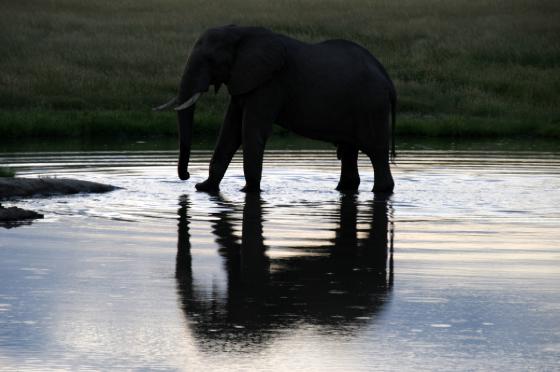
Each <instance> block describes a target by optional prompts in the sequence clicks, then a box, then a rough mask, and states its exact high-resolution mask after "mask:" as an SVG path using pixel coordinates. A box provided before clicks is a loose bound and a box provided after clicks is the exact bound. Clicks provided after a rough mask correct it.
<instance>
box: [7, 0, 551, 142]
mask: <svg viewBox="0 0 560 372" xmlns="http://www.w3.org/2000/svg"><path fill="white" fill-rule="evenodd" d="M0 7H1V12H0V138H2V139H15V138H28V137H29V136H34V137H68V136H69V137H76V138H80V137H83V136H98V137H103V136H138V137H144V136H152V135H162V136H168V135H175V132H176V128H175V118H174V117H173V114H172V113H163V114H154V113H152V112H150V111H149V109H150V107H152V106H155V105H158V104H160V103H163V102H166V101H167V100H168V99H169V98H170V97H171V96H173V95H174V94H175V92H176V90H177V85H178V81H179V77H180V74H181V72H182V69H183V66H184V62H185V60H186V57H187V55H188V51H189V49H190V46H191V45H192V44H193V42H194V40H195V39H196V37H197V36H198V35H199V34H200V33H201V32H202V31H203V30H205V29H207V28H209V27H212V26H216V25H223V24H229V23H236V24H239V25H262V26H266V27H268V28H271V29H273V30H275V31H278V32H282V33H286V34H289V35H291V36H293V37H296V38H299V39H302V40H306V41H310V42H315V41H321V40H325V39H329V38H346V39H351V40H354V41H357V42H359V43H360V44H362V45H364V46H365V47H367V48H368V49H369V50H370V51H372V53H373V54H375V55H376V56H377V57H378V58H379V59H380V60H381V61H382V63H383V64H384V65H385V66H386V67H387V70H388V71H389V73H390V75H391V76H392V77H393V79H394V81H395V83H396V86H397V90H398V94H399V119H398V134H399V135H423V136H442V137H447V136H452V137H461V136H469V137H484V136H490V137H495V136H519V135H532V136H544V137H551V138H560V22H558V19H560V3H559V2H558V1H556V0H545V1H534V0H507V1H506V0H503V1H497V0H494V1H493V0H489V1H480V0H470V1H467V0H456V1H443V0H439V1H436V0H400V1H388V0H383V1H381V0H349V1H339V0H320V1H319V0H308V1H299V0H298V1H296V0H290V1H288V0H277V1H261V0H230V1H208V0H207V1H192V0H189V1H187V0H165V1H157V2H156V1H148V0H136V1H119V2H110V1H101V0H92V1H88V2H77V1H73V0H72V1H71V0H57V1H39V0H35V1H26V0H18V1H13V0H5V1H3V3H2V5H1V6H0ZM30 9H33V11H30ZM226 102H227V94H226V93H225V92H224V91H222V92H220V94H218V95H216V96H214V95H212V94H207V95H206V96H205V97H203V99H202V100H201V103H200V105H199V107H198V111H197V116H196V120H197V123H198V125H197V127H196V128H197V129H196V130H197V133H198V134H199V135H213V134H214V133H215V131H216V127H217V126H218V125H219V123H220V121H221V118H222V116H223V111H224V110H225V105H226Z"/></svg>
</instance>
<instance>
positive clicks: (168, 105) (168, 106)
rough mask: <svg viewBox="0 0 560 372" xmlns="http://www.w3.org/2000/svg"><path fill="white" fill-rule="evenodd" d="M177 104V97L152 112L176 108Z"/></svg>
mask: <svg viewBox="0 0 560 372" xmlns="http://www.w3.org/2000/svg"><path fill="white" fill-rule="evenodd" d="M176 104H177V97H174V98H173V99H172V100H171V101H169V102H167V103H164V104H163V105H161V106H158V107H154V108H153V109H152V110H153V111H163V110H165V109H167V108H170V107H171V106H175V105H176Z"/></svg>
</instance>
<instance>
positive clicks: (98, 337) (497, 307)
mask: <svg viewBox="0 0 560 372" xmlns="http://www.w3.org/2000/svg"><path fill="white" fill-rule="evenodd" d="M209 156H210V153H209V152H197V153H195V154H194V156H193V158H194V159H193V164H192V165H191V175H192V180H190V181H188V182H181V181H179V180H178V179H177V178H176V174H175V167H174V164H175V154H174V153H173V152H141V153H140V152H91V153H83V152H76V153H63V154H56V153H12V154H3V155H0V163H1V164H2V165H10V166H13V167H15V168H16V169H17V170H18V174H19V175H21V176H33V177H35V176H60V177H76V178H81V179H86V180H92V181H99V182H105V183H111V184H114V185H117V186H120V187H123V188H124V189H123V190H119V191H115V192H112V193H109V194H105V195H86V196H84V195H77V196H69V197H54V198H49V199H29V200H25V201H21V202H18V205H19V206H21V207H24V208H25V207H27V208H30V209H35V210H38V211H41V212H42V213H44V214H45V216H46V217H45V219H44V220H41V221H36V222H34V223H33V224H31V225H26V226H21V227H17V228H10V229H6V228H0V238H1V239H0V283H1V284H0V369H6V370H9V369H14V370H16V369H17V370H26V369H36V370H49V369H78V368H80V369H112V368H123V369H137V368H149V369H171V370H176V369H180V370H189V371H196V370H205V371H210V370H211V371H214V370H303V369H304V370H315V371H324V370H345V371H350V370H352V371H358V370H411V369H443V370H450V369H463V370H473V369H503V370H526V369H537V370H541V369H543V370H552V369H555V368H557V366H558V364H557V363H558V360H559V357H560V315H559V314H560V291H559V290H558V288H559V285H560V267H559V264H560V243H559V242H560V229H559V228H558V227H559V225H560V209H559V208H558V207H559V206H560V177H559V176H560V167H559V165H560V154H558V153H535V152H513V153H507V152H490V153H488V152H451V151H446V152H438V151H409V152H403V153H402V154H401V156H400V158H399V159H398V166H396V167H395V168H394V175H395V180H396V183H397V189H396V192H395V194H394V195H393V196H392V197H391V198H389V199H383V198H381V197H377V198H375V199H374V197H373V194H372V193H370V192H369V190H370V189H371V187H372V175H371V171H370V169H369V164H368V163H369V162H367V161H366V159H365V158H361V162H362V163H361V166H360V168H361V173H362V185H361V187H360V193H359V194H358V195H355V196H353V195H341V194H339V193H338V192H336V191H334V190H333V189H334V187H335V185H336V182H337V178H338V169H339V164H338V161H337V160H336V156H335V153H334V151H309V150H306V151H289V152H286V151H269V152H267V156H266V164H265V167H264V168H265V170H264V177H263V189H264V192H263V193H262V194H261V195H260V196H258V195H245V194H243V193H241V192H239V191H238V190H239V189H240V188H241V187H242V186H243V183H244V182H243V177H242V171H241V165H240V163H239V160H240V159H239V158H236V159H235V160H234V163H233V164H232V166H231V169H230V170H229V171H228V173H227V175H226V178H225V179H224V181H223V185H222V192H221V193H220V194H216V195H208V194H205V193H197V192H194V186H193V185H194V183H195V182H198V181H200V180H202V179H203V178H204V176H205V174H206V172H207V164H208V158H209ZM5 204H7V205H9V203H5Z"/></svg>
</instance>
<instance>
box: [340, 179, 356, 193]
mask: <svg viewBox="0 0 560 372" xmlns="http://www.w3.org/2000/svg"><path fill="white" fill-rule="evenodd" d="M359 186H360V179H359V178H358V179H354V180H344V181H343V180H340V181H339V182H338V185H337V186H336V190H337V191H340V192H346V193H354V192H357V191H358V187H359Z"/></svg>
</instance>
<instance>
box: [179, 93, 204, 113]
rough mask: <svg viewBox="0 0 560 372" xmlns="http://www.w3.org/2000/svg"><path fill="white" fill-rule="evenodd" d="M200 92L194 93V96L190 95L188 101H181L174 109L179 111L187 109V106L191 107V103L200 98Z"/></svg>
mask: <svg viewBox="0 0 560 372" xmlns="http://www.w3.org/2000/svg"><path fill="white" fill-rule="evenodd" d="M200 96H201V93H196V94H195V95H194V96H192V97H191V98H189V100H188V101H186V102H185V103H183V104H182V105H180V106H177V107H175V111H181V110H184V109H187V108H189V107H191V106H192V105H194V104H195V103H196V101H197V100H198V99H199V98H200Z"/></svg>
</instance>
